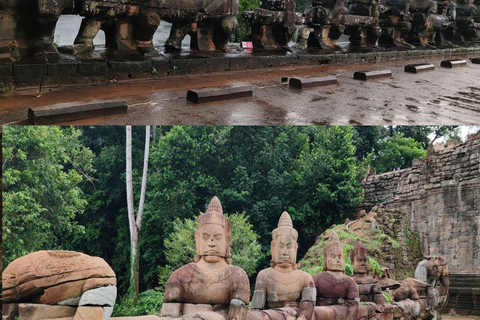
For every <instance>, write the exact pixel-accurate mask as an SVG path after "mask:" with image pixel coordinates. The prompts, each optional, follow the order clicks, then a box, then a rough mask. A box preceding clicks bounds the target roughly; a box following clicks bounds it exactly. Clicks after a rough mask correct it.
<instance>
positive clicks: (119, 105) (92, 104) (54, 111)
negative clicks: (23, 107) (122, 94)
mask: <svg viewBox="0 0 480 320" xmlns="http://www.w3.org/2000/svg"><path fill="white" fill-rule="evenodd" d="M127 108H128V106H127V103H126V101H125V100H91V101H83V102H77V101H75V102H66V103H57V104H53V105H48V106H42V107H38V108H30V109H28V120H29V121H30V123H32V124H52V123H59V122H66V121H74V120H81V119H88V118H94V117H103V116H108V115H114V114H122V113H127Z"/></svg>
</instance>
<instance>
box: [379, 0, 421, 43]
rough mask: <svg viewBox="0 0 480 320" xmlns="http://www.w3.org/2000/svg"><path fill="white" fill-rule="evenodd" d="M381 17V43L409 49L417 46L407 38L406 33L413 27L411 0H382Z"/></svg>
mask: <svg viewBox="0 0 480 320" xmlns="http://www.w3.org/2000/svg"><path fill="white" fill-rule="evenodd" d="M379 19H380V27H381V28H382V33H381V35H380V37H379V39H378V43H379V44H381V45H395V46H397V47H404V48H408V49H414V48H415V46H414V45H412V44H409V43H407V41H406V40H405V37H406V35H407V34H408V33H409V32H410V30H411V29H412V23H411V19H410V0H381V2H380V16H379Z"/></svg>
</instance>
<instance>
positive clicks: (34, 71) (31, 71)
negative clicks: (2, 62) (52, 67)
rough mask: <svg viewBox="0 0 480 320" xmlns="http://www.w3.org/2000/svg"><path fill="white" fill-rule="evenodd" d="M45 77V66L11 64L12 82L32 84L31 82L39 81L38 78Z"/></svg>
mask: <svg viewBox="0 0 480 320" xmlns="http://www.w3.org/2000/svg"><path fill="white" fill-rule="evenodd" d="M46 75H47V66H46V65H45V64H36V63H29V64H23V63H14V64H13V80H15V81H21V82H28V83H32V82H33V81H40V78H41V77H45V76H46Z"/></svg>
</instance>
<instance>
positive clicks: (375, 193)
mask: <svg viewBox="0 0 480 320" xmlns="http://www.w3.org/2000/svg"><path fill="white" fill-rule="evenodd" d="M364 187H365V200H364V203H363V206H362V207H363V208H365V209H367V210H369V209H371V208H372V207H373V206H375V205H377V204H380V203H382V204H383V205H384V206H385V207H386V209H387V210H389V211H392V212H393V211H394V212H398V215H399V216H400V218H403V219H406V220H407V225H408V227H409V229H410V230H411V231H412V232H416V233H418V234H419V236H420V241H421V248H422V253H423V254H424V255H430V254H441V255H444V256H445V257H446V258H447V261H448V264H449V269H450V271H451V272H456V271H457V272H458V271H462V272H474V271H475V270H476V271H477V272H478V270H480V132H479V133H477V134H476V135H474V136H470V137H469V138H468V140H467V142H465V143H461V144H457V145H454V144H452V145H449V146H448V147H447V148H442V147H439V146H436V147H435V148H431V149H430V150H429V152H428V155H427V158H426V159H425V160H415V161H414V162H413V164H412V167H411V168H408V169H404V170H398V171H393V172H388V173H383V174H378V175H371V176H369V177H367V178H366V181H365V184H364Z"/></svg>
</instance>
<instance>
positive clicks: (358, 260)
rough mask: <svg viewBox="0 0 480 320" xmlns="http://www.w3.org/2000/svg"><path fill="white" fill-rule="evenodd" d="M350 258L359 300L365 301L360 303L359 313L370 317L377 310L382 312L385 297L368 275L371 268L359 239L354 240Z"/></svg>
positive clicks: (366, 252) (365, 250)
mask: <svg viewBox="0 0 480 320" xmlns="http://www.w3.org/2000/svg"><path fill="white" fill-rule="evenodd" d="M350 259H351V261H352V264H353V272H354V275H353V279H355V282H356V283H357V285H358V291H359V294H360V302H364V303H366V304H364V305H360V307H359V314H361V315H362V316H364V317H367V318H368V319H370V318H372V317H374V316H375V314H376V313H377V312H378V313H381V312H383V310H384V308H385V299H384V297H383V294H382V288H381V287H380V285H379V284H378V282H377V280H375V279H373V278H372V277H370V276H369V275H368V273H369V271H370V270H371V266H370V263H369V259H368V251H367V248H365V246H364V245H363V243H362V241H361V240H360V239H357V241H356V242H355V247H354V248H353V250H352V252H351V254H350Z"/></svg>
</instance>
